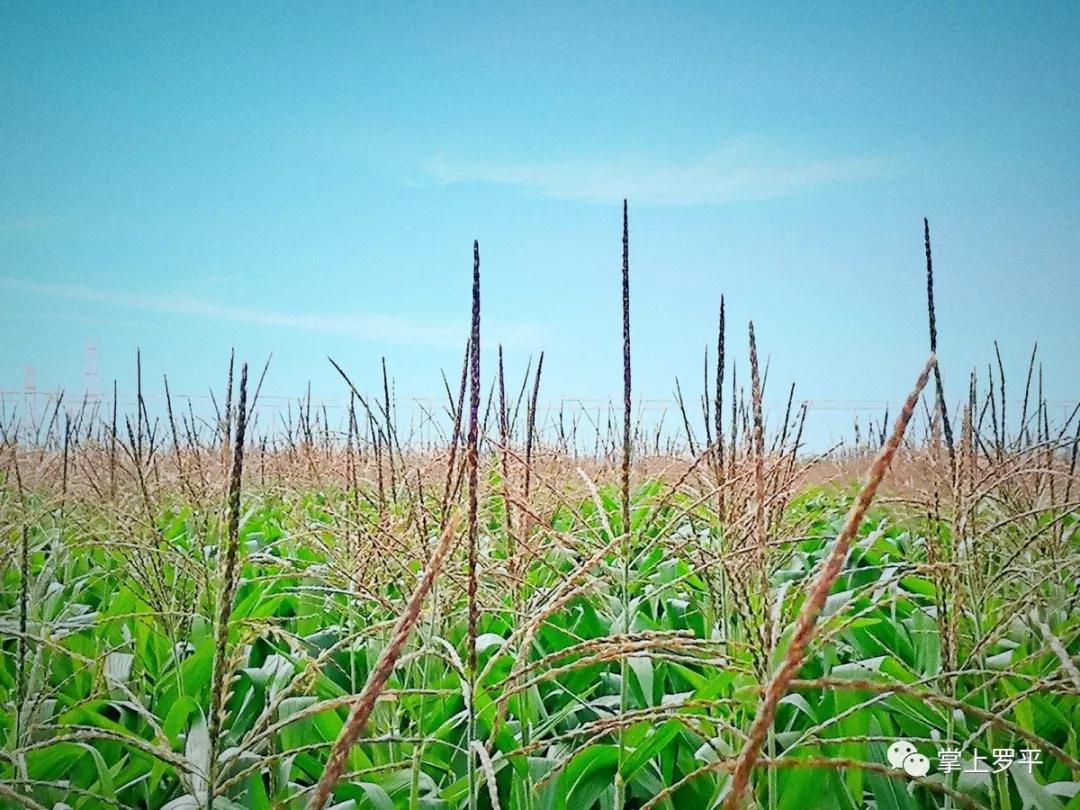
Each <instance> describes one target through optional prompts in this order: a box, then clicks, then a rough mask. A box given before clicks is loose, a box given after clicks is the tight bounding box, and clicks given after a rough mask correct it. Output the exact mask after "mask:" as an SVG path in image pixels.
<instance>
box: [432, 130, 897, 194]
mask: <svg viewBox="0 0 1080 810" xmlns="http://www.w3.org/2000/svg"><path fill="white" fill-rule="evenodd" d="M892 164H893V161H891V160H889V159H887V158H883V157H844V158H830V157H812V156H807V155H805V154H801V153H796V152H793V151H791V150H785V149H782V148H779V147H770V146H768V145H766V144H764V143H761V142H759V141H756V140H753V139H737V140H732V141H729V142H727V143H725V144H723V145H722V146H720V147H719V148H717V149H715V150H713V151H712V152H710V153H708V154H706V155H704V156H701V157H698V158H695V159H691V160H685V161H672V160H669V161H663V160H657V159H655V158H647V157H640V156H632V155H631V156H622V157H615V158H600V159H596V160H587V159H582V158H574V159H568V160H548V161H536V162H528V161H524V162H517V161H492V160H454V159H451V158H449V157H446V156H439V157H437V158H435V159H433V160H432V161H430V162H429V163H428V165H427V171H428V174H429V175H430V176H431V177H432V178H434V179H435V180H436V181H438V182H440V183H494V184H501V185H509V186H519V187H521V188H524V189H527V190H529V191H532V192H534V193H537V194H541V195H543V196H545V197H552V198H555V199H563V200H581V201H585V202H595V203H609V202H613V201H617V200H621V199H623V198H624V197H627V198H629V199H631V200H633V201H634V202H636V203H640V204H646V205H664V206H691V205H714V204H721V203H730V202H738V201H743V200H764V199H777V198H783V197H792V196H795V195H799V194H805V193H807V192H810V191H813V190H815V189H819V188H822V187H824V186H828V185H832V184H835V183H843V182H853V181H865V180H875V179H880V178H883V177H887V176H889V175H890V174H891V173H892V170H893V165H892Z"/></svg>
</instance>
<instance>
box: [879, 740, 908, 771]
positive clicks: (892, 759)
mask: <svg viewBox="0 0 1080 810" xmlns="http://www.w3.org/2000/svg"><path fill="white" fill-rule="evenodd" d="M914 753H915V746H914V745H912V744H911V743H909V742H908V741H907V740H897V741H896V742H894V743H893V744H892V745H890V746H889V750H888V751H887V752H886V754H885V755H886V757H888V760H889V764H890V765H892V766H893V767H894V768H903V767H904V760H905V759H907V758H908V757H909V756H911V755H912V754H914Z"/></svg>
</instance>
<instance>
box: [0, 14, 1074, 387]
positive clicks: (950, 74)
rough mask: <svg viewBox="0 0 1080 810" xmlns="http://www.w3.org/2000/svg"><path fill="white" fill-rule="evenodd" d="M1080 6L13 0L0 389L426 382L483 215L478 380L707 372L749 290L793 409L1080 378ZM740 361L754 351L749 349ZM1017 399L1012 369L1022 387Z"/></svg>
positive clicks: (738, 342)
mask: <svg viewBox="0 0 1080 810" xmlns="http://www.w3.org/2000/svg"><path fill="white" fill-rule="evenodd" d="M1078 43H1080V6H1078V5H1076V4H1075V3H1060V4H1058V3H1037V4H1017V3H970V4H967V3H949V4H895V5H894V6H893V7H892V8H886V7H885V5H884V4H852V3H847V4H836V5H832V4H814V6H813V8H808V7H806V6H805V5H804V4H801V3H791V4H786V3H776V4H752V5H751V4H744V5H738V4H704V3H703V4H691V3H679V4H676V3H651V4H645V3H628V4H618V5H616V4H610V5H606V4H589V5H587V6H583V7H580V8H579V7H576V5H575V6H571V4H565V5H563V6H562V7H561V8H560V7H556V6H553V5H551V4H537V5H531V6H527V5H518V4H504V5H501V6H499V7H497V8H496V7H493V6H491V5H486V6H484V5H475V6H473V5H469V4H465V3H454V4H450V3H436V4H423V5H419V4H417V5H414V6H411V7H399V6H397V5H389V4H387V5H377V4H374V3H371V4H359V3H340V4H329V3H312V4H274V3H250V4H245V3H225V4H221V3H219V4H187V3H184V4H180V3H176V4H149V3H147V4H131V5H127V4H117V3H109V4H93V3H70V4H68V3H48V4H45V3H9V2H3V3H0V120H2V121H3V123H2V125H0V388H3V389H5V390H8V391H12V390H14V391H20V390H21V389H22V387H23V383H24V367H25V366H28V365H32V366H33V367H34V368H35V370H36V383H37V387H38V388H39V389H47V388H54V387H66V388H67V389H69V390H75V391H77V392H79V393H81V392H82V390H83V389H84V387H85V379H84V369H85V365H86V361H85V352H84V347H85V345H86V343H87V341H88V340H89V341H92V342H93V344H94V345H95V346H96V347H97V352H98V370H99V387H100V388H102V389H106V388H108V387H111V381H112V379H113V378H117V379H118V380H119V384H120V387H121V389H122V390H126V391H129V390H131V388H132V385H133V377H134V366H135V363H134V359H135V348H136V346H140V347H141V348H142V352H143V366H144V370H145V372H146V375H147V377H148V379H149V380H150V383H149V385H150V386H151V387H153V388H154V389H155V390H156V389H157V388H160V374H161V373H162V372H163V371H164V372H168V374H169V377H170V383H171V384H172V385H173V388H174V389H175V390H177V391H181V392H194V393H200V392H205V391H206V389H207V387H208V386H210V385H213V386H215V387H217V388H220V387H221V385H222V382H223V378H224V370H225V365H226V361H227V357H228V352H229V348H230V347H231V346H235V347H236V349H237V352H238V354H239V355H240V356H241V357H244V358H247V359H249V360H250V361H251V362H252V364H254V365H259V366H261V364H262V362H263V360H264V359H265V357H266V355H267V354H268V353H270V352H273V355H274V360H273V363H272V365H271V370H270V373H269V375H268V379H267V383H266V385H265V388H264V391H266V392H270V393H273V394H287V395H293V394H300V393H301V392H302V391H303V388H304V386H305V384H306V382H307V381H308V380H311V383H312V389H313V393H314V396H315V397H316V398H319V397H327V398H335V397H337V398H340V397H341V396H342V395H343V394H344V390H345V389H344V387H343V385H342V384H341V382H340V380H339V379H338V378H337V375H336V373H335V372H334V371H333V369H332V368H331V367H330V365H329V363H328V362H327V360H326V356H327V355H328V354H329V355H332V356H333V357H334V358H335V359H336V360H337V361H338V362H340V363H341V364H342V365H343V366H344V367H345V368H346V369H348V370H349V371H350V373H351V374H352V376H353V377H354V379H355V380H357V381H358V383H359V384H360V385H361V387H364V388H371V387H375V385H376V379H377V377H376V375H377V369H378V367H379V359H380V357H382V356H384V355H385V356H386V357H387V360H388V362H389V364H390V368H391V371H392V373H393V375H394V377H395V380H396V388H397V391H398V392H399V394H401V395H402V396H408V395H416V396H438V395H439V393H440V391H441V387H442V383H441V380H440V378H439V371H440V369H447V370H448V371H450V373H451V374H454V373H456V372H454V371H451V370H452V369H456V368H457V367H458V365H459V363H460V354H461V347H462V345H463V341H464V339H465V337H466V323H467V318H468V295H469V277H470V273H471V245H472V240H473V239H474V238H477V239H479V240H480V246H481V253H482V272H483V285H484V287H483V303H484V339H485V341H487V343H486V346H487V347H488V351H487V353H486V354H485V355H484V360H485V362H484V366H485V372H489V371H491V369H493V365H492V363H491V361H492V359H493V358H494V351H493V348H494V343H495V341H498V340H501V341H502V342H503V344H504V345H505V350H506V352H507V357H508V364H509V366H510V369H511V370H512V374H515V375H516V374H519V373H520V371H521V370H522V369H523V368H524V365H525V361H526V358H527V357H528V356H529V355H530V354H535V353H536V352H538V351H539V350H540V349H544V350H546V352H547V357H546V360H545V376H546V380H545V384H544V398H545V399H548V400H551V399H557V398H559V397H583V398H606V397H608V396H609V395H614V394H616V393H617V392H618V391H619V390H620V382H619V380H620V370H619V356H620V349H621V343H620V328H621V327H620V322H619V309H618V308H619V295H618V283H619V266H620V249H621V245H620V233H619V229H620V212H619V201H620V200H621V198H622V197H624V196H626V197H629V199H630V210H631V273H632V297H633V337H634V364H635V390H636V391H637V392H639V393H640V394H641V395H643V396H647V397H653V398H657V399H665V398H670V396H671V392H672V389H673V382H674V379H675V377H676V375H678V376H679V377H680V378H681V379H682V382H683V385H684V388H685V389H689V390H692V391H695V392H696V391H698V390H700V376H701V370H700V369H701V358H702V351H703V349H704V347H705V345H706V344H707V343H711V342H713V341H714V334H715V321H716V316H717V309H718V304H719V299H720V295H721V293H723V294H725V295H726V297H727V302H728V315H729V325H731V327H732V329H733V332H732V337H731V340H730V343H731V345H732V351H733V352H737V353H738V354H739V355H740V357H744V354H743V353H744V352H745V346H746V339H745V329H746V323H747V321H748V320H749V319H750V318H753V319H754V320H755V323H756V328H757V332H758V339H759V343H760V346H761V349H762V351H763V352H764V353H766V354H767V355H768V356H769V357H770V358H771V371H770V387H771V388H772V391H773V395H774V398H779V397H780V396H781V393H782V392H783V393H786V386H787V383H788V381H791V380H794V381H796V382H797V383H798V385H799V392H800V394H801V396H803V397H809V398H813V399H815V400H838V401H843V402H852V401H856V402H859V401H886V400H893V401H896V400H898V399H899V398H900V397H901V396H902V394H903V393H904V392H905V391H906V389H907V388H908V387H909V385H910V383H911V381H912V380H913V379H914V376H915V374H916V372H917V370H918V369H919V367H920V366H921V364H922V362H923V361H924V359H925V357H926V354H927V337H926V324H925V310H924V295H925V289H924V283H925V282H924V278H923V272H924V265H923V262H924V260H923V248H922V217H923V216H924V215H925V216H928V217H929V218H930V222H931V226H932V228H933V237H934V256H935V269H936V270H937V282H938V321H939V332H940V341H941V355H942V359H943V367H944V370H945V377H946V385H947V386H949V387H951V388H952V394H953V395H954V396H955V397H959V396H960V395H961V393H962V392H963V391H964V390H966V377H967V373H968V371H969V370H970V369H971V368H972V367H973V366H978V367H979V368H980V369H983V370H985V367H986V363H987V362H988V361H990V360H992V359H993V340H994V339H995V338H996V339H999V340H1000V341H1001V342H1002V350H1003V356H1004V358H1005V362H1006V370H1007V372H1009V373H1010V374H1011V375H1012V378H1013V391H1017V389H1019V388H1022V377H1023V373H1024V370H1025V366H1026V358H1027V355H1028V354H1029V353H1030V351H1031V345H1032V342H1033V341H1035V340H1038V341H1039V345H1040V353H1041V357H1042V359H1043V361H1044V363H1045V365H1046V381H1047V389H1048V392H1049V394H1050V396H1051V398H1052V399H1055V400H1069V399H1073V398H1076V397H1077V396H1080V388H1078V386H1077V383H1076V380H1077V373H1078V372H1080V359H1078V354H1077V345H1078V337H1080V330H1078V326H1077V312H1078V307H1077V305H1078V304H1080V271H1078V267H1077V256H1078V255H1080V250H1078V249H1080V227H1078V226H1080V82H1078V77H1080V44H1078ZM740 362H741V364H742V366H743V368H745V360H742V359H741V360H740ZM1016 395H1017V396H1019V392H1018V391H1017V394H1016Z"/></svg>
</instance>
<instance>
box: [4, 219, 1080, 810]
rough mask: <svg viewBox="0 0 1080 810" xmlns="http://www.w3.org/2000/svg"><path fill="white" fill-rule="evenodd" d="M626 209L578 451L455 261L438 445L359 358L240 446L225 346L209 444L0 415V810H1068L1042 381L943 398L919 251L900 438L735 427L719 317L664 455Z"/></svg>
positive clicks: (250, 386) (1062, 651) (1074, 567)
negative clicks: (452, 344)
mask: <svg viewBox="0 0 1080 810" xmlns="http://www.w3.org/2000/svg"><path fill="white" fill-rule="evenodd" d="M625 217H626V213H625V208H624V219H623V245H622V248H623V250H622V265H621V278H620V275H619V273H618V272H613V273H612V290H613V293H614V292H616V291H617V290H619V288H620V284H619V282H620V280H621V293H622V303H623V322H622V325H621V326H622V331H621V337H622V342H621V354H620V353H619V351H618V348H619V347H620V344H619V343H618V342H617V341H618V338H619V337H620V333H619V331H618V325H613V326H612V329H611V335H612V347H613V350H612V359H613V362H620V361H621V363H622V369H623V372H624V390H623V392H622V393H623V397H622V400H621V402H620V403H619V404H620V406H622V412H621V414H619V415H617V417H616V418H615V419H613V420H610V421H609V424H608V428H607V433H606V434H604V435H602V436H601V437H600V438H599V439H598V441H597V443H596V446H595V447H594V448H593V449H592V450H591V452H586V453H582V452H577V451H576V450H575V451H574V452H571V448H570V447H569V446H568V444H567V442H566V441H565V437H560V436H557V435H552V432H551V431H550V430H546V431H545V430H541V429H539V428H538V425H537V418H536V416H537V409H538V407H537V402H538V397H539V392H540V390H541V383H542V374H543V371H544V369H543V358H542V356H541V357H540V358H539V361H538V362H537V363H536V365H535V367H534V371H533V372H532V373H531V374H530V375H529V376H528V377H527V379H526V380H525V382H524V383H523V384H522V385H521V386H520V390H518V387H517V386H516V385H510V386H509V390H508V381H507V380H506V379H505V375H504V373H503V356H502V350H501V348H489V347H488V346H486V345H482V340H481V336H482V329H481V304H480V293H481V285H480V254H479V247H478V246H475V245H474V254H473V274H472V284H473V287H472V329H471V334H470V335H469V336H468V342H467V346H466V347H465V352H464V358H463V363H462V367H461V370H460V376H457V375H456V374H455V375H454V376H453V379H452V380H451V381H450V384H449V385H447V392H446V393H447V396H446V401H445V414H444V416H445V420H444V421H445V422H446V425H447V429H446V435H445V441H443V442H442V443H441V445H440V446H438V447H423V448H418V447H414V446H411V445H410V443H409V441H408V437H407V436H405V435H402V434H403V433H404V431H401V430H400V426H399V425H398V424H397V423H396V422H395V418H394V414H395V408H394V402H393V397H392V395H391V387H390V386H389V384H388V383H387V381H386V380H387V377H386V372H385V370H384V377H383V379H382V380H381V381H378V383H377V384H375V385H373V386H371V387H372V388H373V389H374V390H373V393H369V392H368V391H367V390H366V387H365V386H362V385H361V384H359V382H358V381H354V380H352V379H350V377H349V376H348V370H347V369H341V368H339V369H338V370H339V371H340V373H341V378H342V386H343V387H344V388H345V389H346V390H347V392H348V396H349V398H350V407H349V409H348V411H347V415H346V418H345V419H344V421H343V424H341V425H330V424H329V420H328V419H326V418H325V417H324V416H320V414H319V413H317V412H316V413H315V414H314V415H313V414H312V413H311V412H310V407H309V408H308V411H307V412H306V413H305V411H304V409H303V408H299V409H298V414H299V416H298V419H299V422H298V423H296V424H293V423H292V422H290V424H289V425H288V426H287V428H285V429H281V428H279V429H277V430H273V429H267V428H265V426H264V429H263V430H262V432H258V431H256V430H253V429H252V425H250V424H249V416H250V414H251V413H252V412H253V409H254V407H255V404H256V402H257V400H258V395H259V388H260V387H261V382H262V376H261V375H259V376H257V375H256V373H255V372H254V371H253V372H252V373H251V375H250V376H249V373H248V368H247V366H246V365H245V364H241V363H237V364H234V363H233V362H232V361H231V360H230V362H229V368H228V381H227V384H226V386H225V391H224V397H223V399H222V402H223V407H222V408H220V410H219V411H218V413H217V414H216V416H215V418H214V419H213V420H210V421H209V422H208V423H202V422H200V421H199V420H197V419H196V417H195V415H194V414H193V413H185V412H184V410H183V409H182V408H181V407H180V403H179V402H175V403H174V401H173V400H172V398H169V399H168V407H167V410H166V411H165V412H163V413H162V414H153V413H151V412H150V410H149V409H148V408H147V407H146V406H145V405H144V399H143V391H142V385H143V383H142V374H141V368H140V387H139V397H138V405H137V407H136V412H135V413H130V414H122V413H117V412H116V408H115V405H114V406H113V408H112V412H111V413H110V412H109V408H108V407H105V408H102V409H97V410H94V411H92V412H90V411H87V410H86V408H82V409H80V408H77V407H72V406H71V405H70V403H69V404H67V405H65V404H64V403H62V402H57V403H56V405H55V408H54V409H53V411H52V412H51V413H47V414H45V415H43V416H42V417H41V418H40V420H39V421H38V422H37V423H34V422H33V421H32V420H28V418H27V417H26V415H25V414H22V415H20V414H19V413H18V412H17V411H15V410H12V409H10V408H9V409H8V410H7V411H6V413H5V415H4V418H3V420H2V427H3V430H4V433H3V446H2V448H0V537H2V543H3V545H2V547H0V554H2V557H0V564H2V576H3V580H2V587H0V643H2V652H3V655H2V658H0V706H2V709H0V804H2V805H3V806H5V807H26V808H98V807H103V808H104V807H120V808H153V810H186V809H187V808H190V809H191V810H195V809H196V808H219V810H227V809H228V808H289V809H290V810H291V809H292V808H324V807H330V808H335V810H348V809H349V808H373V809H374V810H390V809H391V808H424V809H425V810H456V809H457V808H468V810H478V809H479V810H496V809H498V808H504V809H505V808H522V810H562V809H563V808H566V809H567V810H588V809H589V808H598V809H599V810H620V809H621V808H642V810H644V809H645V808H657V809H658V810H659V809H661V808H663V809H665V810H673V809H674V810H678V809H681V808H687V809H690V808H694V809H696V808H726V809H727V810H734V809H735V808H746V807H752V808H768V810H786V809H787V808H792V809H794V808H830V809H831V808H836V809H837V810H848V809H849V808H850V810H856V808H877V810H913V809H915V808H920V809H922V808H1003V809H1004V810H1027V809H1028V808H1037V809H1038V810H1046V809H1048V808H1067V807H1068V808H1073V807H1080V796H1078V790H1080V740H1078V730H1080V701H1078V696H1080V672H1078V656H1080V611H1078V600H1080V589H1078V576H1080V543H1078V537H1077V533H1076V527H1077V509H1078V507H1080V484H1078V482H1077V470H1076V462H1077V451H1078V439H1080V432H1078V420H1077V419H1076V418H1075V416H1076V412H1075V411H1074V412H1073V414H1072V415H1071V416H1070V417H1069V418H1068V419H1067V420H1066V421H1065V422H1063V423H1058V424H1054V423H1052V422H1051V420H1050V418H1049V409H1048V408H1047V407H1046V402H1045V400H1044V398H1043V396H1042V384H1041V379H1042V370H1041V368H1040V367H1038V365H1037V358H1036V356H1035V355H1034V354H1033V355H1032V361H1031V366H1030V368H1029V370H1028V372H1027V376H1026V382H1025V384H1024V385H1020V384H1019V383H1017V384H1016V385H1015V386H1014V385H1013V381H1010V396H1012V394H1013V388H1015V390H1017V391H1020V392H1021V393H1022V396H1023V407H1022V409H1021V412H1020V413H1016V412H1015V406H1014V405H1013V402H1014V400H1013V399H1008V400H1007V399H1006V389H1005V383H1006V379H1005V374H1004V370H1003V369H1001V368H1000V366H998V368H996V369H994V368H992V369H991V370H990V371H989V372H985V373H979V374H972V376H971V378H970V379H969V380H964V381H963V384H962V385H958V382H959V381H957V380H948V379H947V380H944V381H943V380H942V378H941V374H940V371H939V368H938V366H937V363H936V359H935V358H936V355H935V353H936V352H937V351H938V346H937V334H936V331H937V330H936V323H935V313H934V306H933V277H932V266H931V263H930V258H931V257H930V241H929V229H928V227H927V230H926V234H925V236H926V254H927V284H928V304H929V307H928V314H929V326H930V330H929V331H930V343H929V346H928V356H929V359H927V357H917V358H913V359H912V364H911V384H912V388H911V395H910V396H909V398H908V400H907V402H906V403H905V405H904V407H903V408H902V410H901V411H900V413H899V414H898V415H896V418H895V421H894V422H892V423H890V422H888V421H882V423H881V424H880V425H879V426H877V427H875V428H874V429H873V430H872V431H867V432H866V433H864V434H863V435H861V436H860V438H859V440H858V441H857V442H854V443H849V444H847V445H845V446H843V447H841V448H833V449H831V450H829V451H827V452H823V453H820V454H817V455H815V454H812V453H810V452H809V451H808V450H807V449H806V447H805V446H804V442H803V426H804V422H805V419H806V410H805V408H800V407H799V404H798V403H797V401H796V400H795V399H794V388H792V389H791V395H790V396H789V397H788V398H787V403H788V404H787V408H786V411H785V413H784V415H783V418H782V419H777V420H775V421H774V423H767V420H766V418H765V413H764V409H763V404H762V403H763V397H764V393H763V389H764V387H765V385H766V382H767V380H766V379H765V375H764V374H763V373H762V370H761V369H760V368H759V362H758V354H757V342H758V340H759V338H760V337H765V336H758V335H755V334H754V330H753V324H750V325H749V328H748V334H749V338H750V343H749V345H750V356H749V357H747V358H740V360H741V365H740V368H742V369H748V372H743V373H744V376H745V377H746V378H747V379H743V380H739V379H736V375H735V373H734V367H735V363H734V360H733V358H731V357H728V356H726V351H725V338H726V336H727V335H728V333H729V332H730V331H731V330H732V328H733V327H731V326H730V325H729V324H726V323H725V322H724V313H723V309H722V308H721V310H720V322H719V328H718V331H717V334H716V336H715V339H716V342H715V347H714V349H713V354H712V357H713V359H714V361H715V365H714V366H712V367H711V368H710V366H709V365H707V369H708V370H707V372H706V385H707V386H708V388H707V390H704V391H702V392H700V393H701V396H700V406H701V413H700V414H699V413H698V412H697V411H698V409H697V408H696V407H689V406H688V405H687V404H686V403H685V402H684V401H683V400H682V393H681V389H680V402H683V405H684V407H683V408H682V411H681V415H680V419H681V423H680V424H679V431H680V438H679V440H678V441H676V442H666V443H665V444H664V445H663V446H661V443H660V440H659V438H658V437H653V436H652V435H650V434H649V433H648V432H647V431H644V430H639V429H637V427H636V426H635V421H634V418H633V410H632V406H633V390H632V378H631V368H632V357H631V348H632V342H631V320H630V314H631V308H630V302H631V298H630V283H631V274H630V261H629V258H630V255H629V229H628V227H627V221H626V218H625ZM615 258H616V261H617V255H616V257H615ZM613 267H615V268H617V267H618V265H617V264H616V262H613ZM718 297H719V296H718ZM721 307H722V305H721ZM463 337H465V336H463ZM482 348H483V351H481V349H482ZM481 360H483V363H481ZM710 370H711V371H712V375H711V382H709V377H710V375H709V371H710ZM549 373H550V372H549ZM263 374H265V369H263ZM164 385H165V391H166V395H167V396H168V388H167V386H168V382H167V380H166V381H164ZM959 389H962V390H963V396H957V395H956V391H957V390H959ZM114 402H115V399H114ZM107 404H108V403H107V402H106V405H107ZM1007 404H1008V405H1009V407H1010V411H1009V412H1008V413H1007V412H1006V406H1007ZM174 406H175V407H174ZM620 417H621V418H620ZM600 432H601V433H603V431H600ZM1074 490H1075V491H1074ZM898 742H903V743H904V744H907V745H908V746H909V748H908V749H906V750H907V751H908V752H909V753H908V756H909V757H910V756H914V757H915V760H911V762H914V763H915V765H913V766H911V767H908V765H909V764H910V763H909V759H905V760H904V762H903V763H897V762H895V761H892V757H891V751H892V749H893V748H894V746H895V744H896V743H898ZM911 752H914V753H911ZM949 752H952V753H949ZM919 757H922V758H925V760H927V761H928V763H929V767H928V768H927V767H917V766H918V763H919V762H921V760H919ZM950 762H951V763H952V764H951V765H950V764H949V763H950Z"/></svg>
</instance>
